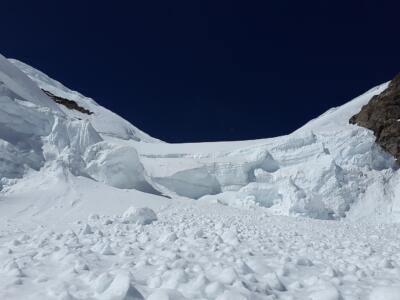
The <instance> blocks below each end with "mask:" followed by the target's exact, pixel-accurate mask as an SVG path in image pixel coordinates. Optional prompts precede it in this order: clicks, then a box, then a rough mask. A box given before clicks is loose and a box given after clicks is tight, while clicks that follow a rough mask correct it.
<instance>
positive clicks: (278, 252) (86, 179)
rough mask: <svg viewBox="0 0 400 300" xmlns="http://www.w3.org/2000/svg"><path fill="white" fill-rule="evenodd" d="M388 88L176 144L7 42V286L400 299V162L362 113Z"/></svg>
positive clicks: (79, 295)
mask: <svg viewBox="0 0 400 300" xmlns="http://www.w3.org/2000/svg"><path fill="white" fill-rule="evenodd" d="M386 87H387V83H385V84H382V85H380V86H378V87H376V88H373V89H371V90H370V91H368V92H366V93H365V94H363V95H361V96H360V97H357V98H356V99H354V100H352V101H350V102H348V103H346V104H344V105H343V106H341V107H338V108H334V109H331V110H329V111H328V112H326V113H324V114H323V115H321V116H319V117H318V118H316V119H314V120H311V121H310V122H309V123H307V124H306V125H305V126H303V127H302V128H300V129H298V130H296V131H295V132H293V133H292V134H289V135H287V136H281V137H276V138H268V139H262V140H255V141H238V142H220V143H196V144H168V143H163V142H161V141H159V140H157V139H155V138H152V137H150V136H149V135H147V134H145V133H144V132H142V131H140V130H139V129H137V128H136V127H134V126H133V125H131V124H130V123H129V122H127V121H125V120H123V119H122V118H121V117H119V116H117V115H116V114H114V113H112V112H110V111H109V110H107V109H106V108H103V107H102V106H100V105H99V104H97V103H96V102H95V101H94V100H92V99H90V98H87V97H85V96H83V95H81V94H79V93H78V92H75V91H72V90H70V89H68V88H66V87H65V86H63V85H62V84H61V83H59V82H57V81H55V80H53V79H51V78H49V77H48V76H47V75H45V74H44V73H42V72H40V71H38V70H35V69H34V68H32V67H30V66H28V65H26V64H24V63H22V62H19V61H17V60H7V59H5V58H4V57H2V56H0V299H109V300H111V299H113V300H117V299H120V300H128V299H172V300H178V299H219V300H223V299H294V300H295V299H318V300H320V299H321V300H324V299H327V300H328V299H332V300H333V299H337V300H350V299H351V300H353V299H374V300H380V299H400V224H399V221H400V200H399V199H400V178H399V172H398V170H397V165H396V162H395V161H394V159H393V158H392V157H391V156H390V155H388V154H386V153H385V152H384V151H382V150H381V149H380V148H379V146H377V145H376V144H375V143H374V136H373V134H372V132H370V131H369V130H366V129H364V128H361V127H358V126H354V125H350V124H349V123H348V120H349V118H350V117H351V116H352V115H354V114H355V113H357V112H358V111H359V110H360V109H361V107H362V105H364V104H366V103H367V102H368V101H369V100H370V98H371V97H372V96H373V95H375V94H379V93H380V92H382V91H383V90H384V89H385V88H386ZM41 89H44V90H46V91H49V92H51V93H52V94H54V95H56V96H59V97H63V98H66V99H69V100H73V101H75V102H77V103H78V105H79V106H81V107H84V108H86V109H88V110H89V111H91V112H93V114H91V115H86V114H82V113H80V112H78V111H74V110H70V109H67V108H66V107H64V106H62V105H59V104H56V103H55V102H54V101H53V100H52V99H50V98H49V97H48V96H47V95H46V94H45V93H44V92H42V91H41Z"/></svg>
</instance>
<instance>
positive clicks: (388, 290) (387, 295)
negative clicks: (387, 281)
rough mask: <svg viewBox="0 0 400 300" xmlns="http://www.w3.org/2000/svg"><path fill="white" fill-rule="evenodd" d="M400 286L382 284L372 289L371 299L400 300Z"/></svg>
mask: <svg viewBox="0 0 400 300" xmlns="http://www.w3.org/2000/svg"><path fill="white" fill-rule="evenodd" d="M399 299H400V286H380V287H376V288H374V289H373V290H372V292H371V294H370V295H369V300H399Z"/></svg>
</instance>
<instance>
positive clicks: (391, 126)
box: [349, 74, 400, 161]
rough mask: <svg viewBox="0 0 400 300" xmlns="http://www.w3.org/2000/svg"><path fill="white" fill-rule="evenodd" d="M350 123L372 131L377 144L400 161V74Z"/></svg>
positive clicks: (353, 117) (352, 118)
mask: <svg viewBox="0 0 400 300" xmlns="http://www.w3.org/2000/svg"><path fill="white" fill-rule="evenodd" d="M349 122H350V123H351V124H357V125H359V126H362V127H365V128H368V129H370V130H372V131H373V132H374V135H375V137H376V142H377V143H378V144H379V145H380V146H381V147H382V148H383V149H384V150H385V151H387V152H389V153H390V154H392V155H393V156H394V157H395V158H396V160H397V161H400V160H399V159H400V74H398V75H397V76H396V77H395V78H394V79H393V80H392V81H391V82H390V83H389V86H388V87H387V89H386V90H384V91H383V92H382V93H381V94H379V95H376V96H374V97H372V98H371V100H370V101H369V103H368V104H366V105H364V106H363V107H362V108H361V111H360V112H359V113H358V114H356V115H354V116H352V117H351V118H350V120H349Z"/></svg>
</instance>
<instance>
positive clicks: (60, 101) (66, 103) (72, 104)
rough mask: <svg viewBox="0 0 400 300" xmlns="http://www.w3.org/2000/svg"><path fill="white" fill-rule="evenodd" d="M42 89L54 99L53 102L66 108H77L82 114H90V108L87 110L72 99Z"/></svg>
mask: <svg viewBox="0 0 400 300" xmlns="http://www.w3.org/2000/svg"><path fill="white" fill-rule="evenodd" d="M42 91H43V92H44V93H45V94H46V95H47V96H49V97H50V98H51V99H53V100H54V102H56V103H58V104H61V105H64V106H65V107H66V108H68V109H73V110H77V111H79V112H81V113H83V114H87V115H92V114H93V112H91V111H90V110H87V109H86V108H83V107H82V106H79V105H78V103H76V102H75V101H73V100H68V99H65V98H62V97H59V96H56V95H54V94H53V93H51V92H49V91H46V90H44V89H42Z"/></svg>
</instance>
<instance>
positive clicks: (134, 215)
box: [122, 207, 157, 225]
mask: <svg viewBox="0 0 400 300" xmlns="http://www.w3.org/2000/svg"><path fill="white" fill-rule="evenodd" d="M122 220H123V222H124V223H135V224H140V225H148V224H151V223H153V222H154V221H157V215H156V213H155V212H154V211H153V210H152V209H150V208H148V207H140V208H137V207H130V208H128V210H127V211H126V212H124V214H123V216H122Z"/></svg>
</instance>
